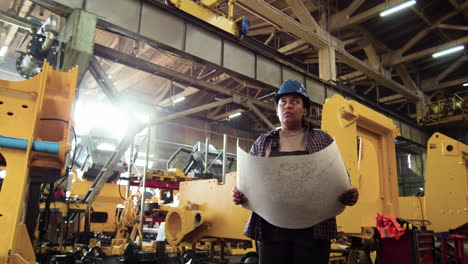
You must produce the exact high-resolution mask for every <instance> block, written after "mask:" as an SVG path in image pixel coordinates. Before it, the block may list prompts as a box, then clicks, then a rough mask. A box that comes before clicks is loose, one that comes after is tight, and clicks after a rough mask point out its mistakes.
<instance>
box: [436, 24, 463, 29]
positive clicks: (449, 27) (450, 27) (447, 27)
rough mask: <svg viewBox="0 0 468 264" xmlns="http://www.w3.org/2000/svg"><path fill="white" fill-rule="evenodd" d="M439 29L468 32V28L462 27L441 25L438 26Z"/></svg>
mask: <svg viewBox="0 0 468 264" xmlns="http://www.w3.org/2000/svg"><path fill="white" fill-rule="evenodd" d="M437 27H438V28H446V29H455V30H464V31H467V30H468V26H460V25H447V24H440V25H438V26H437Z"/></svg>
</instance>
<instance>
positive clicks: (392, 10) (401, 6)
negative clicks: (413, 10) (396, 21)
mask: <svg viewBox="0 0 468 264" xmlns="http://www.w3.org/2000/svg"><path fill="white" fill-rule="evenodd" d="M414 4H416V1H415V0H411V1H408V2H404V3H402V4H399V5H396V6H393V7H390V8H388V9H385V10H384V11H382V12H381V13H380V16H381V17H383V16H388V15H390V14H393V13H395V12H398V11H400V10H402V9H404V8H407V7H410V6H412V5H414Z"/></svg>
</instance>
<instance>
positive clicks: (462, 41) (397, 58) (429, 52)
mask: <svg viewBox="0 0 468 264" xmlns="http://www.w3.org/2000/svg"><path fill="white" fill-rule="evenodd" d="M466 43H468V36H466V37H463V38H459V39H457V40H453V41H449V42H446V43H444V44H441V45H437V46H435V47H431V48H428V49H424V50H421V51H417V52H414V53H411V54H409V55H406V56H398V55H396V56H393V57H391V58H389V61H388V64H390V65H396V64H400V63H405V62H410V61H414V60H417V59H420V58H424V57H427V56H429V55H432V54H433V53H435V52H437V51H441V50H444V49H448V48H451V47H454V46H457V45H463V44H466Z"/></svg>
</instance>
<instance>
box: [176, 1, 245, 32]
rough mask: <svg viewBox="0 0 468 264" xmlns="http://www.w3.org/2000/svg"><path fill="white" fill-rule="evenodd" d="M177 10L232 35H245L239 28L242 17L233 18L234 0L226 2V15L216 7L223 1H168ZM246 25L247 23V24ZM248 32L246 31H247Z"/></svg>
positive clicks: (241, 28)
mask: <svg viewBox="0 0 468 264" xmlns="http://www.w3.org/2000/svg"><path fill="white" fill-rule="evenodd" d="M169 1H170V2H171V4H173V5H174V6H175V7H177V8H178V9H180V10H182V11H184V12H186V13H189V14H190V15H192V16H194V17H197V18H199V19H201V20H203V21H205V22H207V23H209V24H211V25H213V26H215V27H218V28H220V29H222V30H224V31H226V32H228V33H230V34H232V35H235V36H239V35H241V34H247V32H245V31H244V30H245V29H243V28H245V27H242V26H241V27H239V23H238V22H240V21H243V20H245V19H246V18H244V17H239V18H237V19H235V18H234V3H235V2H236V0H229V1H228V4H227V5H228V14H227V15H226V14H224V13H223V12H221V11H220V10H218V9H217V7H218V6H219V5H220V4H221V3H222V2H225V1H224V0H200V1H194V0H169ZM247 24H248V22H247ZM247 27H248V25H247ZM247 31H248V29H247Z"/></svg>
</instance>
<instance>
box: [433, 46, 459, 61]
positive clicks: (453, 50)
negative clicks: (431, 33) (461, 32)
mask: <svg viewBox="0 0 468 264" xmlns="http://www.w3.org/2000/svg"><path fill="white" fill-rule="evenodd" d="M464 48H465V46H463V45H460V46H455V47H453V48H449V49H446V50H443V51H439V52H436V53H434V54H432V57H433V58H437V57H440V56H444V55H447V54H450V53H454V52H457V51H460V50H463V49H464Z"/></svg>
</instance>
